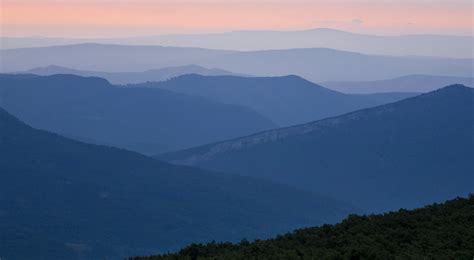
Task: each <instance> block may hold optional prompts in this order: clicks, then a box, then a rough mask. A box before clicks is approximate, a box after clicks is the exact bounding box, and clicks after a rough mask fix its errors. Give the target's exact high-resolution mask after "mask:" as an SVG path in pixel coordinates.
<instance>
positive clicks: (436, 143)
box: [157, 85, 474, 212]
mask: <svg viewBox="0 0 474 260" xmlns="http://www.w3.org/2000/svg"><path fill="white" fill-rule="evenodd" d="M473 133H474V90H473V89H472V88H468V87H465V86H462V85H452V86H449V87H445V88H443V89H440V90H437V91H434V92H430V93H427V94H422V95H420V96H417V97H413V98H409V99H405V100H402V101H399V102H396V103H392V104H387V105H382V106H378V107H374V108H369V109H365V110H360V111H356V112H352V113H348V114H345V115H342V116H338V117H333V118H328V119H324V120H320V121H316V122H312V123H308V124H304V125H298V126H293V127H288V128H282V129H275V130H271V131H266V132H262V133H258V134H255V135H250V136H247V137H242V138H237V139H232V140H228V141H223V142H218V143H214V144H210V145H205V146H201V147H197V148H193V149H189V150H185V151H180V152H175V153H170V154H165V155H161V156H158V157H157V158H161V159H164V160H167V161H169V162H173V163H177V164H184V165H192V166H198V167H200V168H205V169H213V170H219V171H225V172H230V173H236V174H241V175H247V176H254V177H259V178H266V179H271V180H276V181H279V182H282V183H286V184H291V185H295V186H297V187H300V188H304V189H307V190H312V191H318V192H321V193H323V194H326V195H328V196H331V197H334V198H338V199H343V200H347V201H348V202H350V203H352V204H353V205H356V206H358V207H360V208H363V209H365V210H368V211H375V212H380V211H387V210H393V209H398V208H400V207H404V208H412V207H418V206H422V205H425V204H428V203H431V202H435V201H443V200H445V199H447V198H450V197H455V196H458V195H466V194H468V193H469V192H472V187H474V175H473V174H472V173H473V172H474V164H473V162H472V158H473V156H474V138H473Z"/></svg>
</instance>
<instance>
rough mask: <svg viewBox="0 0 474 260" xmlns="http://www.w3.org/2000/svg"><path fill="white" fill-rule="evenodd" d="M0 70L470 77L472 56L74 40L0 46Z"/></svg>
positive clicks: (364, 77) (312, 77) (340, 77)
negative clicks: (199, 69)
mask: <svg viewBox="0 0 474 260" xmlns="http://www.w3.org/2000/svg"><path fill="white" fill-rule="evenodd" d="M0 58H1V59H2V63H1V64H0V66H1V67H0V70H1V71H3V72H16V71H25V70H29V69H32V68H36V67H45V66H49V65H51V64H55V65H57V66H63V67H68V68H73V69H77V70H86V71H106V72H124V71H125V72H142V71H146V70H150V69H160V68H164V67H172V66H183V65H188V64H196V65H199V66H203V67H206V68H219V69H222V70H226V71H231V72H233V73H238V74H245V75H254V76H284V75H288V74H294V75H298V76H301V77H304V78H306V79H308V80H310V81H313V82H324V81H361V80H363V81H366V80H382V79H387V78H394V77H400V76H405V75H409V74H428V75H446V76H456V77H471V76H472V73H473V72H474V69H473V67H472V63H473V59H451V58H433V57H415V56H405V57H394V56H377V55H364V54H360V53H354V52H346V51H338V50H333V49H324V48H313V49H287V50H267V51H250V52H238V51H222V50H210V49H198V48H176V47H160V46H125V45H102V44H78V45H66V46H55V47H45V48H27V49H11V50H0Z"/></svg>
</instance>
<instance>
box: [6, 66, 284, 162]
mask: <svg viewBox="0 0 474 260" xmlns="http://www.w3.org/2000/svg"><path fill="white" fill-rule="evenodd" d="M0 106H2V107H4V108H5V109H7V110H8V111H9V112H11V113H12V114H14V115H15V116H17V117H18V118H20V119H21V120H23V121H25V122H27V123H28V124H31V125H32V126H33V127H36V128H40V129H44V130H48V131H52V132H56V133H60V134H63V135H65V136H69V137H77V138H78V139H79V140H96V141H97V143H98V144H110V145H113V146H117V147H123V148H127V149H130V150H135V151H138V152H141V153H145V154H157V153H161V152H164V151H170V150H176V149H184V148H189V147H192V146H196V145H202V144H206V143H210V142H216V141H219V140H224V139H227V138H234V137H239V136H242V135H247V134H252V133H255V132H258V131H262V130H266V129H271V128H274V127H275V125H274V124H273V123H272V122H271V121H270V120H268V119H266V118H264V117H263V116H261V115H260V114H258V113H256V112H255V111H253V110H251V109H249V108H246V107H241V106H236V105H225V104H222V103H218V102H215V101H211V100H208V99H205V98H200V97H193V96H188V95H184V94H178V93H175V92H171V91H167V90H162V89H150V88H133V89H132V88H119V87H114V86H112V85H110V84H109V83H108V82H107V81H106V80H104V79H101V78H85V77H79V76H74V75H54V76H44V77H43V76H34V75H8V74H4V75H0Z"/></svg>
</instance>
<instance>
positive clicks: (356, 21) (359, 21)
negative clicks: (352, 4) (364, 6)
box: [352, 19, 364, 24]
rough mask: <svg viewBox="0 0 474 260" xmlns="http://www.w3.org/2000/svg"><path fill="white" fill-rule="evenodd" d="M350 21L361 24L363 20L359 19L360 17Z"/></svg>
mask: <svg viewBox="0 0 474 260" xmlns="http://www.w3.org/2000/svg"><path fill="white" fill-rule="evenodd" d="M352 23H353V24H363V23H364V21H363V20H361V19H352Z"/></svg>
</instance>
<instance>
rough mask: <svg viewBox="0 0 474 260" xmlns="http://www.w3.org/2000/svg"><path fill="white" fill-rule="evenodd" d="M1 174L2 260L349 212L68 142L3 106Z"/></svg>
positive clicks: (187, 238) (195, 238)
mask: <svg viewBox="0 0 474 260" xmlns="http://www.w3.org/2000/svg"><path fill="white" fill-rule="evenodd" d="M0 173H1V174H0V202H1V203H0V205H1V206H0V213H1V214H0V230H2V235H1V236H0V252H1V254H2V258H5V259H62V260H64V259H123V258H124V257H126V256H130V255H137V254H151V253H156V252H167V251H170V250H175V249H177V248H179V247H182V246H184V245H186V244H188V243H191V242H199V241H201V242H205V241H211V240H232V241H239V240H240V239H242V238H244V237H247V238H258V237H260V238H264V237H268V236H270V235H274V234H276V233H277V232H286V231H288V230H290V229H292V228H297V227H303V226H307V225H319V224H322V223H331V222H334V221H338V220H339V219H341V218H342V217H343V216H344V215H345V214H347V213H348V212H349V210H351V209H352V208H351V207H349V206H347V205H345V204H343V203H339V202H336V201H333V200H331V199H327V198H324V197H321V196H318V195H315V194H312V193H308V192H303V191H299V190H297V189H293V188H290V187H287V186H284V185H279V184H273V183H271V182H264V181H259V180H256V179H252V178H246V177H239V176H232V175H226V174H217V173H211V172H206V171H204V170H199V169H194V168H190V167H184V166H174V165H170V164H167V163H163V162H160V161H157V160H154V159H151V158H148V157H145V156H142V155H140V154H136V153H133V152H128V151H125V150H120V149H116V148H110V147H106V146H97V145H91V144H85V143H81V142H77V141H73V140H70V139H67V138H64V137H61V136H59V135H57V134H53V133H49V132H46V131H41V130H37V129H34V128H31V127H29V126H27V125H26V124H24V123H22V122H21V121H19V120H18V119H16V118H14V117H13V116H12V115H11V114H9V113H7V112H5V111H4V110H3V109H0ZM131 238H133V239H131Z"/></svg>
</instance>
